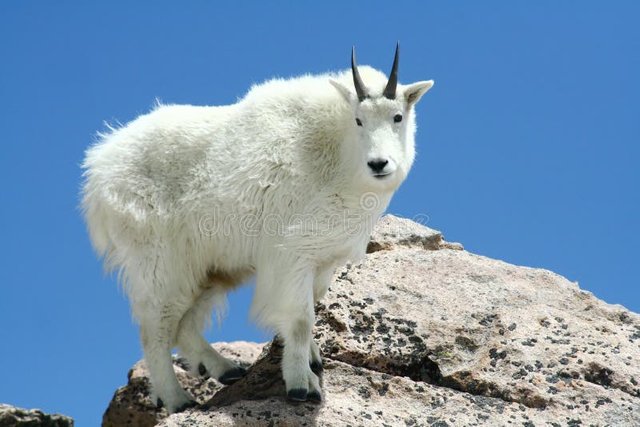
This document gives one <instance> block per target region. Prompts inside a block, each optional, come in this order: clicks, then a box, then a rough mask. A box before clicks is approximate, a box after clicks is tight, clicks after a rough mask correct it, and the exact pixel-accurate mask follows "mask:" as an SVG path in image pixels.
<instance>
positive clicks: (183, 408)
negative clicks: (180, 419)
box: [176, 400, 198, 412]
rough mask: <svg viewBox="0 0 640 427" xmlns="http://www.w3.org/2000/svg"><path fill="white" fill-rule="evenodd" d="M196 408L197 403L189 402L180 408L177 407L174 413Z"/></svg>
mask: <svg viewBox="0 0 640 427" xmlns="http://www.w3.org/2000/svg"><path fill="white" fill-rule="evenodd" d="M196 406H198V402H196V401H195V400H190V401H188V402H187V403H185V404H184V405H182V406H181V407H179V408H178V409H176V412H182V411H185V410H187V409H189V408H195V407H196Z"/></svg>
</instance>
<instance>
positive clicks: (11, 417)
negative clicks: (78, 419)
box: [0, 403, 73, 427]
mask: <svg viewBox="0 0 640 427" xmlns="http://www.w3.org/2000/svg"><path fill="white" fill-rule="evenodd" d="M0 427H73V419H71V418H69V417H67V416H64V415H60V414H45V413H44V412H42V411H41V410H39V409H23V408H17V407H15V406H11V405H5V404H3V403H0Z"/></svg>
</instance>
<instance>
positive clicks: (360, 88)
mask: <svg viewBox="0 0 640 427" xmlns="http://www.w3.org/2000/svg"><path fill="white" fill-rule="evenodd" d="M351 72H352V73H353V85H354V86H355V87H356V93H357V94H358V100H359V101H360V102H362V101H364V100H365V98H366V97H367V92H366V91H365V87H364V83H362V78H360V73H359V72H358V66H357V65H356V48H355V46H354V47H353V49H351ZM394 91H395V89H394Z"/></svg>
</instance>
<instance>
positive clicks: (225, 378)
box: [218, 368, 247, 385]
mask: <svg viewBox="0 0 640 427" xmlns="http://www.w3.org/2000/svg"><path fill="white" fill-rule="evenodd" d="M245 375H247V370H246V369H244V368H233V369H230V370H228V371H227V372H225V373H224V374H222V375H221V376H220V378H218V381H220V382H221V383H222V384H224V385H229V384H233V383H235V382H236V381H238V380H239V379H240V378H242V377H244V376H245Z"/></svg>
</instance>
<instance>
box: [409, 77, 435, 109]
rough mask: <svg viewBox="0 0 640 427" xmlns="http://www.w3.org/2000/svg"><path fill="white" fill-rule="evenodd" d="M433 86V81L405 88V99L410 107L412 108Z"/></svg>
mask: <svg viewBox="0 0 640 427" xmlns="http://www.w3.org/2000/svg"><path fill="white" fill-rule="evenodd" d="M432 86H433V80H427V81H424V82H416V83H412V84H410V85H408V86H405V87H404V99H405V101H406V102H407V105H408V106H412V105H413V104H415V103H416V102H418V101H419V100H420V98H422V95H424V94H425V93H427V91H428V90H429V89H431V87H432Z"/></svg>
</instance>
